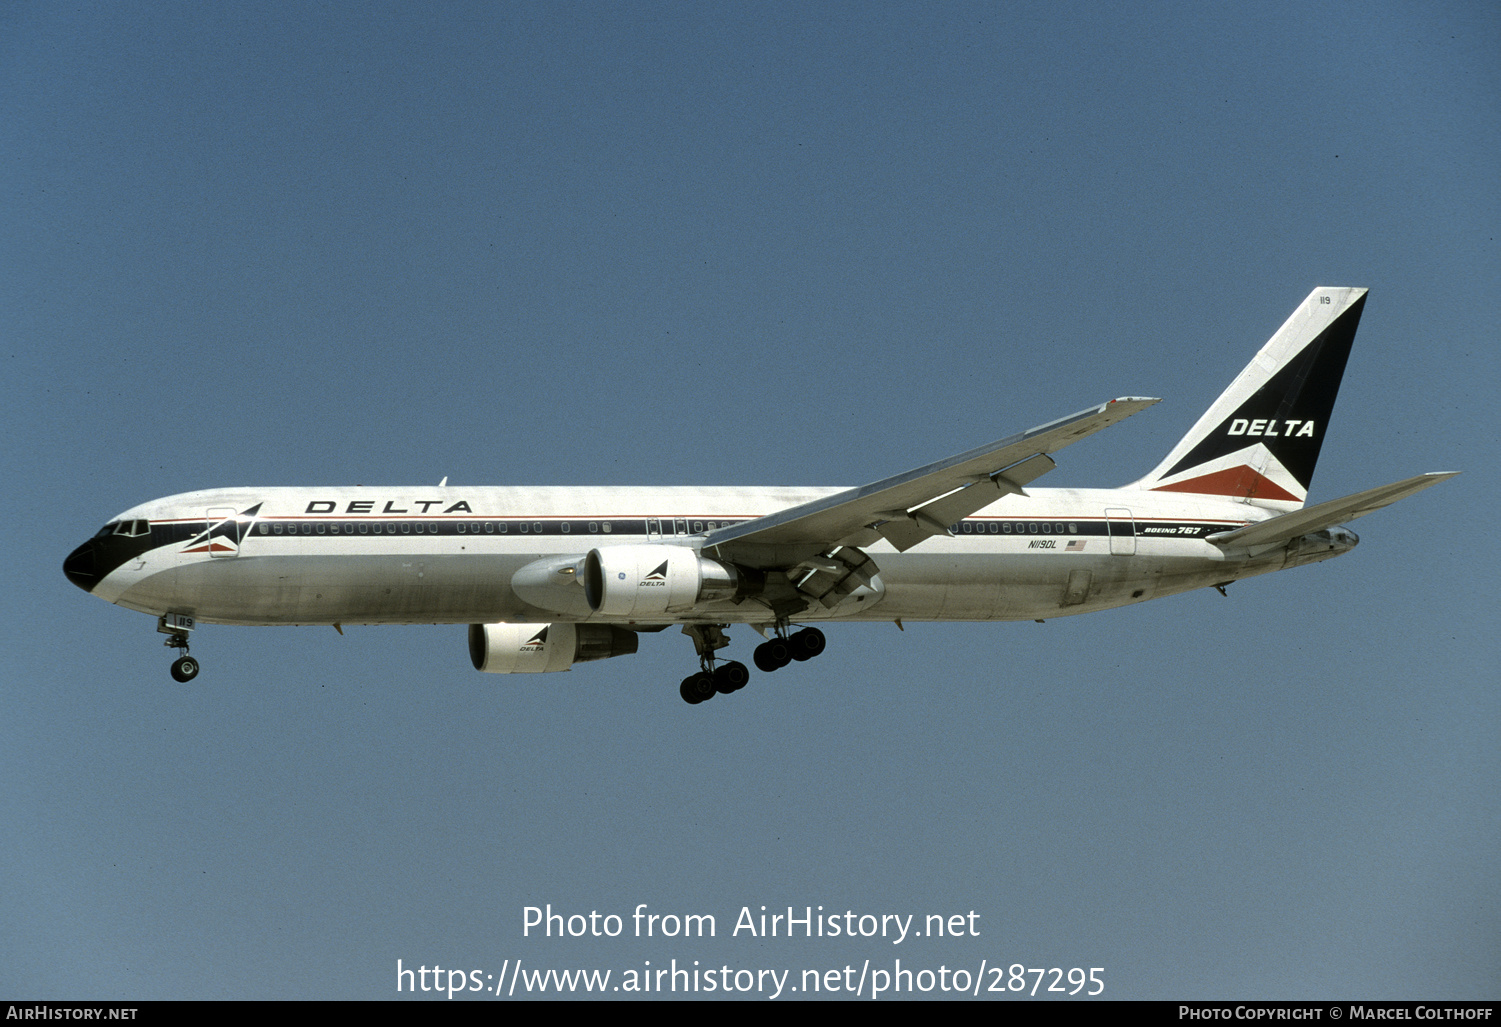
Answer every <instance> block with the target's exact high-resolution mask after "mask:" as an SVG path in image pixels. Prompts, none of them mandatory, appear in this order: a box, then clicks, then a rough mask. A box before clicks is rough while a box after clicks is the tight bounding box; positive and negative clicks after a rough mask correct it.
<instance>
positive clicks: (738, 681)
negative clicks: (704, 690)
mask: <svg viewBox="0 0 1501 1027" xmlns="http://www.w3.org/2000/svg"><path fill="white" fill-rule="evenodd" d="M749 681H750V668H748V667H746V665H745V664H743V663H740V662H739V661H734V662H731V663H725V664H721V665H720V666H719V667H716V668H715V670H714V687H715V688H716V689H718V690H719V693H720V694H721V695H729V694H730V693H731V692H738V691H740V690H741V689H742V688H744V687H745V686H746V683H747V682H749Z"/></svg>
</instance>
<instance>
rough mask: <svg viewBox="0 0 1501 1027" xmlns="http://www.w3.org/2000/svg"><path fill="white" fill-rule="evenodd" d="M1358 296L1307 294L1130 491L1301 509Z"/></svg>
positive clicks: (1361, 303) (1362, 293)
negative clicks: (1163, 457) (1136, 489)
mask: <svg viewBox="0 0 1501 1027" xmlns="http://www.w3.org/2000/svg"><path fill="white" fill-rule="evenodd" d="M1365 297H1366V290H1365V289H1344V288H1340V289H1336V288H1326V287H1320V288H1318V289H1315V290H1313V292H1311V293H1309V295H1308V298H1307V299H1305V300H1304V301H1303V302H1302V304H1301V305H1299V307H1298V309H1297V310H1295V311H1293V314H1292V316H1291V317H1289V318H1288V319H1287V321H1286V323H1284V324H1283V325H1282V327H1281V328H1279V329H1278V330H1277V334H1276V335H1273V336H1272V338H1271V341H1270V342H1268V343H1267V344H1266V345H1265V346H1263V347H1262V348H1261V352H1259V353H1257V354H1256V357H1255V359H1253V360H1252V361H1251V362H1250V364H1248V365H1247V366H1246V369H1245V370H1244V371H1242V372H1241V373H1240V374H1239V375H1238V376H1237V377H1236V379H1235V381H1233V382H1231V383H1230V387H1229V388H1228V389H1226V390H1225V391H1224V392H1223V393H1222V394H1221V395H1220V398H1219V399H1217V400H1215V402H1214V405H1213V406H1211V407H1210V408H1209V409H1208V410H1207V411H1205V413H1204V416H1203V417H1201V418H1199V421H1198V423H1197V424H1195V425H1194V426H1193V429H1192V430H1191V431H1189V433H1188V434H1187V435H1185V436H1183V439H1182V440H1181V441H1180V442H1179V443H1178V444H1177V445H1176V446H1174V447H1173V451H1172V452H1171V453H1169V454H1168V455H1167V459H1165V460H1163V461H1162V463H1160V464H1158V465H1157V468H1156V469H1155V470H1154V471H1152V473H1151V474H1148V475H1147V476H1146V477H1145V478H1142V479H1141V480H1140V481H1137V482H1133V483H1132V484H1131V485H1130V486H1128V487H1130V488H1138V489H1151V490H1154V491H1159V492H1190V493H1197V494H1201V495H1214V496H1224V497H1227V498H1232V499H1239V500H1242V501H1245V502H1248V503H1256V504H1257V505H1259V506H1265V507H1268V508H1271V509H1275V510H1283V511H1285V510H1294V509H1297V508H1298V507H1301V506H1302V505H1303V502H1304V500H1306V499H1307V498H1308V486H1309V483H1310V482H1311V481H1312V480H1313V468H1314V464H1315V463H1317V461H1318V458H1319V449H1320V448H1321V447H1322V446H1323V443H1324V430H1325V428H1326V427H1327V426H1328V423H1329V414H1330V411H1332V410H1333V409H1334V397H1335V396H1336V394H1338V392H1339V383H1340V379H1341V378H1342V377H1343V376H1344V373H1345V361H1346V360H1347V359H1348V358H1349V356H1350V344H1351V343H1352V342H1354V341H1355V329H1356V327H1357V326H1358V325H1359V324H1360V313H1361V310H1362V309H1364V307H1365Z"/></svg>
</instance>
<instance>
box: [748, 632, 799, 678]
mask: <svg viewBox="0 0 1501 1027" xmlns="http://www.w3.org/2000/svg"><path fill="white" fill-rule="evenodd" d="M751 659H752V661H753V662H754V663H755V665H756V667H757V669H759V670H763V671H765V672H766V673H768V674H770V673H771V672H772V671H774V670H781V669H782V668H783V667H785V666H787V664H789V663H791V662H792V648H791V646H789V645H788V644H787V642H786V641H785V640H784V639H780V638H769V639H767V640H766V641H764V642H762V643H761V644H760V645H758V646H756V651H755V652H754V653H753V654H752V656H751Z"/></svg>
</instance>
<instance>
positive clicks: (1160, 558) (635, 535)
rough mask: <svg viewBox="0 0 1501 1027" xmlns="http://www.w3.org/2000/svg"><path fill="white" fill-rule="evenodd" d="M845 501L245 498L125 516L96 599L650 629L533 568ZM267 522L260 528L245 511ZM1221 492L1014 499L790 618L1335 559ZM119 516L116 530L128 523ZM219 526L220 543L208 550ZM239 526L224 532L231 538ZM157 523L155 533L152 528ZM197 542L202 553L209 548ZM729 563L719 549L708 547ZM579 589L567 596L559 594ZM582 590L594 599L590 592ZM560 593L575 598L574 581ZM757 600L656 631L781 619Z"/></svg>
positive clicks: (906, 611) (233, 615)
mask: <svg viewBox="0 0 1501 1027" xmlns="http://www.w3.org/2000/svg"><path fill="white" fill-rule="evenodd" d="M840 491H842V490H841V489H835V488H733V487H731V488H688V487H678V488H587V487H568V488H564V487H558V488H522V487H488V488H487V487H476V488H459V487H439V488H410V487H390V488H386V487H365V486H361V487H335V488H263V489H262V488H238V489H213V490H207V491H201V492H191V493H185V494H181V495H176V496H169V497H167V498H164V499H158V500H154V501H152V502H149V503H145V504H143V505H141V506H138V507H135V508H133V509H130V510H127V511H125V512H124V513H122V514H121V515H120V516H119V518H117V521H119V522H135V523H136V524H139V523H141V522H142V521H146V522H149V524H150V536H149V541H150V546H149V548H147V547H145V546H140V547H138V548H141V549H142V551H141V552H140V553H139V555H134V556H132V557H130V558H129V559H126V560H125V561H124V562H122V563H120V564H119V565H118V566H115V567H112V568H110V569H108V571H107V573H101V576H100V579H99V581H98V583H97V585H96V586H95V587H94V588H92V589H91V591H92V592H93V593H94V594H95V595H98V596H99V597H101V598H103V599H106V600H108V601H110V602H113V603H117V604H119V605H121V606H124V607H128V608H130V609H133V610H139V611H142V612H146V613H151V614H157V615H161V614H168V613H171V614H183V615H187V616H191V617H194V618H196V619H197V620H199V621H203V622H208V623H219V624H365V623H368V624H414V623H423V624H437V623H470V624H483V623H494V622H500V621H507V622H533V621H535V622H543V621H554V622H567V621H590V622H595V623H611V622H613V623H619V624H631V623H635V621H632V620H630V619H626V618H621V617H610V616H607V615H604V614H598V613H591V612H590V611H589V610H588V609H587V607H586V606H583V605H582V604H573V605H572V606H570V605H569V603H568V602H563V603H556V602H550V603H549V604H548V605H546V606H539V605H537V604H535V603H531V602H527V601H526V600H524V599H523V598H522V597H521V596H520V595H518V594H517V591H516V589H515V588H513V584H512V578H513V576H514V575H515V574H516V572H517V571H518V570H520V569H521V568H523V567H526V566H527V565H528V564H533V563H534V562H536V561H539V560H545V559H549V558H561V557H573V556H577V557H583V556H584V554H586V553H588V552H589V551H590V550H591V549H596V548H604V547H607V546H612V545H624V544H637V545H639V544H643V543H665V544H670V545H682V546H689V547H693V548H697V547H698V546H699V545H700V544H701V543H702V533H704V532H705V531H709V530H713V529H714V528H716V527H723V526H725V525H726V524H732V523H735V522H740V521H746V520H750V519H752V518H757V517H762V516H764V515H767V514H771V513H775V512H776V511H778V510H783V509H786V508H788V507H791V506H795V505H797V504H800V503H805V502H808V501H810V500H815V499H819V498H821V497H825V496H829V495H832V494H834V493H837V492H840ZM252 509H253V510H254V513H253V514H250V515H248V516H246V514H245V512H246V511H250V510H252ZM1270 515H1271V514H1270V511H1268V510H1265V509H1262V508H1259V507H1257V506H1254V505H1251V504H1248V503H1245V502H1239V501H1234V500H1226V499H1221V498H1218V497H1213V496H1200V495H1185V494H1177V493H1162V492H1151V491H1144V490H1134V489H1119V490H1106V489H1032V490H1030V494H1029V495H1026V496H1017V495H1010V496H1006V497H1005V498H1003V499H1001V500H999V501H997V502H996V503H994V504H992V505H991V506H988V507H985V508H984V509H982V510H980V511H978V512H977V513H975V514H974V515H972V516H970V517H967V518H965V519H964V520H963V521H960V522H958V523H957V524H956V525H954V526H952V527H951V530H952V531H953V532H954V534H953V536H952V537H944V536H937V537H933V538H930V539H928V540H927V541H925V542H923V543H922V544H921V545H919V546H916V547H915V548H913V549H912V550H910V551H908V552H905V553H898V552H896V551H895V550H894V549H892V547H891V546H890V545H889V544H888V543H886V542H884V541H881V542H877V543H875V544H873V545H867V546H865V547H864V549H865V551H866V553H868V555H869V556H870V557H871V558H872V559H873V560H874V561H875V563H876V564H877V565H878V567H879V580H878V581H876V582H874V583H873V584H872V586H871V587H870V588H862V589H860V590H858V591H857V593H856V594H854V595H851V596H850V597H849V598H847V599H846V600H845V601H843V602H842V603H840V604H839V606H837V607H836V608H834V609H824V608H822V607H820V606H818V605H817V604H813V605H812V606H811V608H809V609H808V610H806V611H805V612H803V613H800V614H798V615H796V616H794V617H793V618H792V619H793V620H798V621H815V620H827V619H841V620H887V621H890V620H895V619H898V618H903V619H908V620H934V621H938V620H952V621H979V620H1023V619H1036V618H1047V617H1057V616H1063V615H1066V614H1075V613H1085V612H1089V611H1092V610H1100V609H1106V608H1109V607H1114V606H1121V605H1124V604H1127V603H1132V602H1140V601H1144V600H1147V599H1151V598H1154V597H1159V596H1163V595H1170V594H1173V593H1177V592H1183V591H1187V590H1190V589H1195V588H1201V587H1205V586H1208V585H1214V584H1219V583H1222V582H1228V581H1231V580H1234V579H1237V578H1243V577H1248V576H1251V575H1255V574H1263V573H1267V572H1269V571H1275V570H1280V569H1282V568H1283V567H1286V566H1291V565H1293V564H1296V563H1304V562H1309V561H1311V560H1316V559H1325V558H1327V557H1329V556H1333V555H1338V554H1339V553H1341V552H1344V551H1346V550H1347V549H1348V548H1349V545H1343V546H1333V547H1324V548H1321V549H1319V550H1318V551H1314V550H1311V549H1310V548H1309V547H1308V546H1306V545H1304V546H1301V547H1300V545H1299V544H1298V542H1297V541H1295V542H1293V543H1290V544H1284V545H1278V546H1274V547H1263V549H1264V551H1257V550H1254V549H1253V550H1246V549H1240V550H1236V549H1229V550H1226V549H1223V548H1221V547H1217V546H1215V545H1213V544H1211V543H1209V542H1206V541H1205V540H1204V539H1205V537H1206V536H1208V535H1210V534H1213V533H1215V532H1221V531H1226V530H1229V529H1232V528H1235V527H1238V526H1240V525H1243V524H1246V523H1248V522H1252V521H1259V520H1262V519H1265V518H1266V517H1268V516H1270ZM111 523H115V522H111ZM216 523H219V524H221V537H220V541H219V542H217V543H215V544H213V545H205V544H203V542H202V539H203V536H204V535H205V533H206V532H210V531H211V530H212V529H213V526H214V525H215V524H216ZM223 524H228V525H229V530H228V531H223V530H222V525H223ZM141 530H144V528H142V529H141ZM194 540H198V544H194ZM704 555H705V556H712V555H714V554H713V551H712V550H705V552H704ZM560 588H562V586H560ZM580 592H581V590H580ZM559 594H560V595H563V596H564V598H565V599H566V598H567V591H566V588H563V590H562V591H561V592H559ZM773 620H774V617H773V615H772V613H771V612H770V611H769V610H768V609H767V608H766V607H765V606H764V605H762V604H759V603H757V602H756V601H755V600H754V599H745V600H741V601H739V602H731V601H721V602H716V603H711V604H708V605H700V606H696V607H694V608H693V609H692V610H689V611H684V612H682V613H681V614H675V615H665V616H664V615H657V616H653V617H650V618H646V619H642V620H640V621H639V623H642V624H646V623H652V624H660V623H664V622H666V623H722V624H730V623H771V622H772V621H773Z"/></svg>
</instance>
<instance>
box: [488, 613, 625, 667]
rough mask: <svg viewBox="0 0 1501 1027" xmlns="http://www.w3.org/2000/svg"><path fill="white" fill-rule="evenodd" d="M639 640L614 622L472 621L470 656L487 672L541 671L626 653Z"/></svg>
mask: <svg viewBox="0 0 1501 1027" xmlns="http://www.w3.org/2000/svg"><path fill="white" fill-rule="evenodd" d="M638 642H639V638H638V637H637V635H636V633H635V632H634V631H631V630H629V629H628V628H621V627H616V626H615V625H614V624H471V625H469V660H470V662H472V663H473V664H474V669H475V670H482V671H485V672H486V673H489V674H543V673H547V672H550V671H558V670H568V669H569V668H570V667H572V666H573V665H574V664H575V663H585V662H587V661H589V660H607V659H609V658H610V657H611V656H628V655H630V654H631V653H634V652H635V651H636V645H637V643H638Z"/></svg>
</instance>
